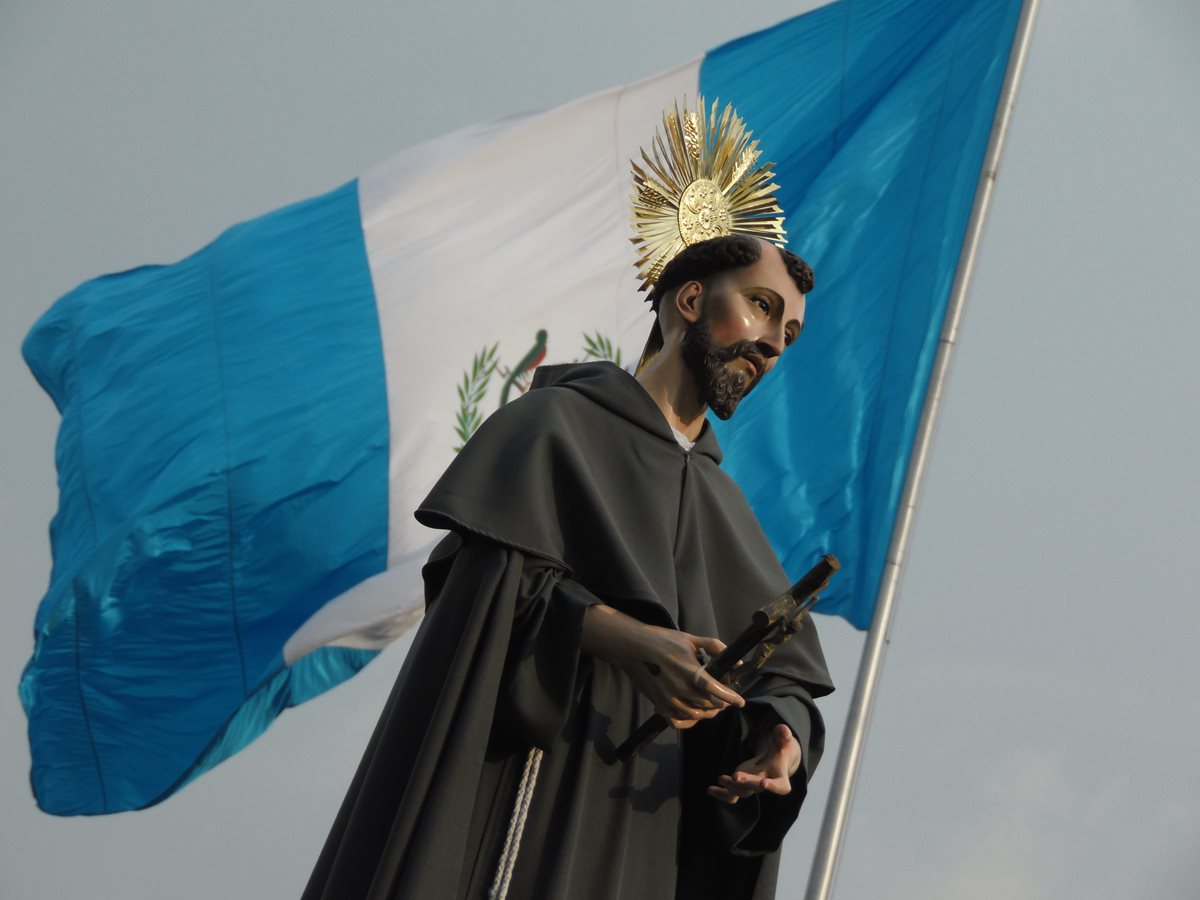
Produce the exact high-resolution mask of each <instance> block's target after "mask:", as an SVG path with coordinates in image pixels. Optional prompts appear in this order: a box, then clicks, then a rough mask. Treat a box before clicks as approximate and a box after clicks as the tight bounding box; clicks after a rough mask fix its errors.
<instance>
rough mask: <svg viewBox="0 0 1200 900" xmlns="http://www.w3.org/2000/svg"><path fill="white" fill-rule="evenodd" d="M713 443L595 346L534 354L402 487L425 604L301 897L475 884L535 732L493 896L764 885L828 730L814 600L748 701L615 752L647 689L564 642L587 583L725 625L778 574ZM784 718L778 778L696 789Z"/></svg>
mask: <svg viewBox="0 0 1200 900" xmlns="http://www.w3.org/2000/svg"><path fill="white" fill-rule="evenodd" d="M720 460H721V454H720V449H719V448H718V446H717V442H716V438H715V437H714V435H713V433H712V431H711V429H709V428H708V427H707V426H706V427H705V429H704V430H703V432H702V433H701V435H700V438H699V440H698V441H697V443H696V446H695V447H694V448H693V449H692V450H691V451H690V452H688V451H685V450H683V448H681V447H680V446H679V444H678V443H677V441H676V440H675V438H674V436H673V435H672V433H671V430H670V428H669V426H668V425H667V422H666V420H665V419H664V417H663V415H662V413H661V412H660V410H659V409H658V407H657V406H656V405H655V403H654V401H653V400H652V399H651V398H650V396H649V395H648V394H647V393H646V392H645V390H644V389H643V388H642V387H641V385H639V384H638V383H637V382H636V380H635V379H634V378H633V377H632V376H631V375H629V374H628V373H627V372H625V371H624V370H622V369H620V368H619V367H617V366H615V365H612V364H608V363H588V364H583V365H578V366H555V367H546V368H545V369H542V370H539V372H538V377H537V379H535V382H534V389H533V390H531V391H529V393H527V394H525V395H524V396H523V397H521V398H519V399H517V400H516V401H514V402H512V403H510V404H508V405H507V406H505V407H503V408H502V409H500V410H499V411H497V412H496V413H494V414H493V415H492V416H491V417H490V418H489V419H488V420H487V421H485V422H484V423H483V425H482V426H481V427H480V429H479V430H478V432H477V433H476V434H475V435H474V436H473V437H472V438H471V440H470V441H469V442H468V443H467V444H466V446H465V447H464V448H463V449H462V451H461V452H460V453H459V454H458V456H457V457H456V458H455V460H454V462H453V463H452V464H451V465H450V467H449V468H448V469H447V470H446V472H445V474H444V475H443V476H442V478H441V480H440V481H439V482H438V483H437V485H436V486H435V487H434V489H433V491H432V492H431V493H430V495H429V496H428V497H427V498H426V500H425V502H424V503H423V504H422V505H421V506H420V508H419V509H418V510H417V513H416V515H417V518H418V519H419V520H420V521H421V522H422V523H423V524H426V525H429V526H431V527H434V528H441V529H445V530H447V531H449V535H448V536H447V537H446V538H445V539H444V540H443V541H442V542H441V544H439V546H438V547H437V549H436V550H435V551H434V553H433V554H432V556H431V557H430V559H429V562H428V563H427V565H426V567H425V569H424V573H423V574H424V578H425V587H426V616H425V620H424V622H423V623H422V625H421V628H420V631H419V632H418V634H417V636H416V638H415V639H414V642H413V645H412V648H411V649H410V651H409V654H408V657H407V659H406V660H405V663H404V666H403V668H402V670H401V672H400V675H399V677H398V678H397V681H396V685H395V687H394V689H393V691H392V694H391V696H390V697H389V699H388V702H387V705H386V706H385V708H384V711H383V714H382V716H381V718H380V720H379V723H378V725H377V726H376V729H375V732H374V734H373V735H372V737H371V740H370V742H369V744H368V746H367V749H366V752H365V754H364V756H363V759H362V762H361V763H360V765H359V768H358V771H357V773H356V774H355V776H354V779H353V782H352V783H351V785H350V789H349V791H348V793H347V795H346V799H345V801H344V802H343V804H342V807H341V810H340V811H339V813H338V816H337V818H336V820H335V822H334V825H333V828H332V830H331V832H330V835H329V838H328V839H327V841H326V844H325V847H324V849H323V851H322V853H321V856H320V858H319V860H318V862H317V865H316V868H315V869H314V871H313V874H312V877H311V879H310V881H309V884H308V888H307V890H306V892H305V894H304V896H305V898H309V900H314V898H323V900H355V898H372V900H385V898H386V900H391V898H409V897H412V898H472V900H473V898H480V897H485V896H486V894H487V890H488V887H489V886H490V884H491V882H492V879H493V876H494V875H495V872H496V867H497V865H498V862H499V859H500V855H501V849H502V847H503V844H504V839H505V834H506V831H507V829H508V826H509V820H510V815H511V813H512V811H513V805H514V800H515V796H516V792H517V789H518V785H519V783H520V779H521V773H522V769H523V766H524V763H525V760H526V756H527V751H528V750H529V748H530V747H531V746H537V747H540V748H542V750H543V751H544V755H543V758H542V761H541V769H540V772H539V774H538V777H537V783H536V787H535V789H534V792H533V796H532V801H531V803H530V808H529V813H528V818H527V821H526V823H525V827H524V831H523V835H522V839H521V845H520V852H519V854H518V856H517V860H516V864H515V868H514V870H513V875H512V882H511V886H510V888H509V892H508V897H509V898H513V900H525V898H530V900H534V898H536V900H573V898H584V900H592V898H595V900H607V898H611V900H618V898H620V900H631V898H632V900H643V898H644V900H668V898H672V897H695V898H705V897H714V898H717V897H720V898H723V900H740V898H754V900H764V898H769V897H773V896H774V891H775V880H776V869H777V864H778V849H779V846H780V843H781V841H782V840H783V836H784V834H785V833H786V831H787V829H788V827H789V826H790V825H791V823H792V821H793V820H794V819H795V817H796V814H797V812H798V811H799V807H800V804H801V803H802V801H803V799H804V795H805V792H806V788H807V780H808V778H809V777H810V776H811V774H812V770H813V768H814V767H815V766H816V764H817V762H818V761H819V759H820V756H821V751H822V748H823V744H824V728H823V725H822V723H821V718H820V715H819V713H818V712H817V710H816V707H815V706H814V704H813V699H814V698H815V697H819V696H822V695H824V694H827V693H829V691H831V690H832V685H831V684H830V681H829V675H828V672H827V670H826V667H825V662H824V658H823V657H822V654H821V650H820V646H819V643H818V641H817V636H816V632H815V629H814V627H813V625H812V623H811V622H810V623H808V624H807V625H806V626H805V628H804V629H803V630H802V631H801V632H800V633H799V634H798V635H797V636H796V637H795V638H793V639H792V640H791V641H789V642H788V643H787V644H785V645H783V646H782V647H781V648H780V649H779V650H778V651H777V652H776V653H775V654H774V655H773V656H772V657H771V659H770V661H769V664H768V666H767V668H766V669H765V671H764V672H763V674H762V676H761V677H760V678H759V679H758V680H757V681H756V682H755V683H754V684H753V685H750V686H748V687H744V688H743V695H744V696H745V697H746V699H747V705H746V707H745V708H744V709H741V710H738V709H728V710H726V711H724V712H722V713H721V714H720V715H718V716H716V717H715V718H713V719H711V720H708V721H706V722H703V723H701V724H700V725H697V726H696V727H694V728H692V729H688V730H686V731H675V730H673V729H667V730H666V731H665V732H664V733H663V734H662V735H660V736H659V737H658V738H657V739H656V740H655V741H654V742H653V743H652V744H650V745H649V746H648V747H646V749H645V750H643V751H642V753H641V754H639V755H638V756H636V757H634V758H633V759H632V760H629V761H628V762H620V761H618V760H616V758H615V754H614V750H615V748H616V747H617V746H619V745H620V744H621V743H622V742H623V741H624V740H625V739H626V738H627V737H628V736H629V735H630V733H631V732H632V731H633V730H634V729H635V728H636V727H637V726H638V725H639V724H640V723H641V722H642V721H643V720H644V719H645V718H646V717H647V716H649V715H650V714H652V713H653V708H652V707H651V705H650V703H649V702H648V701H647V700H645V698H643V697H642V696H641V695H640V694H639V693H638V692H637V691H636V689H635V688H634V687H633V683H632V682H631V681H630V680H629V679H628V678H627V677H626V676H625V675H624V673H622V672H621V671H620V670H618V669H616V668H615V667H613V666H611V665H609V664H608V663H606V662H605V661H603V660H599V659H593V658H591V657H587V656H583V655H581V653H580V640H581V635H582V628H583V617H584V613H585V612H586V610H587V608H588V606H590V605H591V604H593V603H598V602H603V603H607V604H609V605H611V606H613V607H616V608H618V609H620V610H622V611H624V612H626V613H628V614H630V615H633V616H635V617H637V618H639V619H641V620H642V621H644V622H647V623H649V624H653V625H659V626H663V627H671V628H676V627H677V628H681V629H682V630H684V631H687V632H690V633H693V634H699V635H715V636H717V637H720V638H721V639H722V640H725V641H729V640H730V639H732V638H733V637H734V636H735V635H736V634H737V633H738V632H740V631H741V630H742V629H743V628H744V627H745V626H746V625H747V624H748V623H749V621H750V615H751V613H752V612H753V611H754V610H755V609H757V608H758V607H760V606H762V605H763V604H765V603H766V602H768V601H769V600H771V599H773V598H774V597H775V596H776V595H777V594H779V593H780V592H781V591H782V590H784V589H786V588H787V587H788V584H789V579H788V577H787V575H786V574H785V573H784V572H783V570H782V568H781V566H780V565H779V562H778V561H777V559H776V557H775V555H774V553H773V552H772V550H771V548H770V547H769V545H768V544H767V541H766V539H765V537H764V536H763V534H762V531H761V529H760V528H759V526H758V524H757V522H756V521H755V519H754V516H753V514H752V513H751V511H750V509H749V507H748V505H747V504H746V501H745V499H744V497H743V496H742V494H741V491H740V490H739V489H738V488H737V487H736V485H734V483H733V482H732V481H731V480H730V479H729V478H728V477H727V476H726V475H725V474H724V473H723V472H722V471H721V470H720V469H719V467H718V466H719V463H720ZM823 549H824V548H818V547H814V548H813V560H814V562H815V561H816V559H817V558H818V556H819V554H820V552H822V551H823ZM781 721H782V722H785V723H786V724H787V725H788V726H789V727H790V728H791V729H792V731H793V732H794V733H795V734H796V736H797V738H798V739H799V741H800V744H801V746H802V748H803V762H802V764H801V768H800V770H799V771H798V772H797V773H796V774H795V776H793V778H792V792H791V793H790V794H788V795H786V796H782V797H781V796H775V795H765V794H764V795H760V796H758V797H753V798H749V799H746V800H742V801H740V802H738V803H737V804H734V805H732V806H730V805H726V804H722V803H718V802H717V801H714V800H712V799H711V798H709V797H708V796H707V794H706V793H705V791H704V789H705V787H706V786H707V785H709V784H712V783H714V782H715V780H716V778H717V776H718V775H720V774H723V773H728V772H732V771H733V769H734V768H736V766H737V765H738V764H739V763H741V762H742V761H744V760H745V759H748V758H750V757H751V756H752V755H753V753H754V747H755V745H756V741H757V738H758V736H759V735H760V734H761V732H762V730H763V729H765V728H768V727H770V726H772V725H774V724H775V723H777V722H781ZM788 893H789V895H790V894H791V893H792V892H791V891H789V892H788Z"/></svg>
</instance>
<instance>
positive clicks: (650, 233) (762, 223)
mask: <svg viewBox="0 0 1200 900" xmlns="http://www.w3.org/2000/svg"><path fill="white" fill-rule="evenodd" d="M717 105H718V101H713V104H712V107H711V108H710V109H709V110H708V111H707V112H706V111H705V104H704V98H703V97H700V98H698V99H697V101H696V108H695V109H694V110H689V109H688V108H687V101H686V100H684V103H683V109H682V111H681V110H680V108H679V104H678V103H677V104H675V108H674V110H670V109H668V110H667V111H666V112H664V113H663V128H662V130H661V131H659V132H657V133H656V134H655V135H654V142H653V144H652V145H651V149H652V151H653V154H650V153H647V152H646V150H645V148H642V162H644V163H645V168H643V167H642V166H640V165H638V163H637V162H633V163H632V166H633V188H634V191H633V198H632V200H633V230H634V237H633V238H632V239H631V240H632V241H633V244H634V247H635V248H636V249H637V253H638V261H637V269H638V275H639V276H640V277H641V279H642V288H641V289H642V290H646V289H647V288H649V287H650V286H651V285H652V284H654V282H656V281H657V280H658V276H659V275H661V274H662V270H663V267H664V266H666V264H667V263H669V262H670V261H671V260H672V259H673V258H674V257H675V255H676V254H677V253H679V251H680V250H682V249H683V248H684V247H686V246H688V245H689V244H695V243H697V242H699V241H703V240H707V239H708V238H712V237H718V236H719V235H724V234H733V233H738V234H746V235H751V236H753V237H761V238H766V239H767V240H768V241H771V242H772V243H775V244H778V245H779V246H783V244H784V238H785V236H786V232H785V231H784V230H783V210H781V209H780V208H779V203H778V202H777V201H776V200H775V195H774V194H773V193H772V191H776V190H778V189H779V185H777V184H772V183H771V179H772V177H773V176H774V170H773V168H772V164H771V163H764V164H763V165H761V166H759V167H758V168H754V166H755V164H756V163H757V162H758V158H759V155H760V154H759V150H758V141H751V140H750V136H751V133H750V132H749V131H747V130H746V124H745V123H744V122H743V121H742V119H741V117H740V116H738V114H737V113H735V112H734V111H733V105H732V104H726V106H725V110H724V112H722V113H721V114H720V115H719V116H718V114H717Z"/></svg>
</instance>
